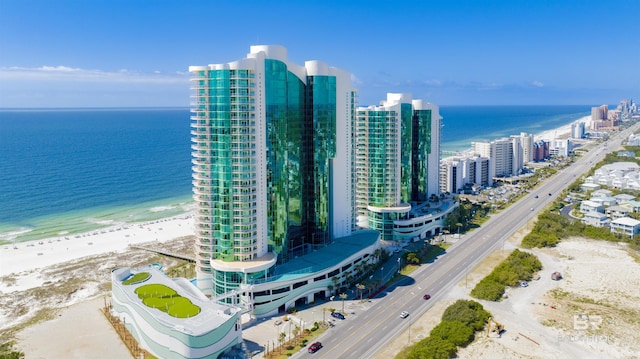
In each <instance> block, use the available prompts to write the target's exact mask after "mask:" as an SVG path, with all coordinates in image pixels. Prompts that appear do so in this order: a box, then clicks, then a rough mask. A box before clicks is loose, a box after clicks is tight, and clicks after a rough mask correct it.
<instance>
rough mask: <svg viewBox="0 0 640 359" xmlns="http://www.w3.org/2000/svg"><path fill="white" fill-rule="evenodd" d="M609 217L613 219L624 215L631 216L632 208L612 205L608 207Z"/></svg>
mask: <svg viewBox="0 0 640 359" xmlns="http://www.w3.org/2000/svg"><path fill="white" fill-rule="evenodd" d="M606 213H607V217H609V218H611V219H618V218H622V217H629V213H631V209H629V207H625V206H610V207H608V208H607V209H606Z"/></svg>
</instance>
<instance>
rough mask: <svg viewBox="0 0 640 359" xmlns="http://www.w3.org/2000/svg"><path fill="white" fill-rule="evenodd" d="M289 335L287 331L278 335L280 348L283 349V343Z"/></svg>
mask: <svg viewBox="0 0 640 359" xmlns="http://www.w3.org/2000/svg"><path fill="white" fill-rule="evenodd" d="M286 337H287V333H285V332H280V335H278V343H280V350H282V343H284V338H286Z"/></svg>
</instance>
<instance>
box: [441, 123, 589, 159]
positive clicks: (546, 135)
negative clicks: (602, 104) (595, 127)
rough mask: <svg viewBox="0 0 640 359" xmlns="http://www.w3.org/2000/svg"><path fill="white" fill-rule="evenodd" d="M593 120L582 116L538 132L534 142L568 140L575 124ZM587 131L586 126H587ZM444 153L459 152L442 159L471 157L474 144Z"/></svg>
mask: <svg viewBox="0 0 640 359" xmlns="http://www.w3.org/2000/svg"><path fill="white" fill-rule="evenodd" d="M590 119H591V115H588V116H582V117H580V118H578V119H576V120H573V121H571V122H569V123H567V124H565V125H562V126H560V127H556V128H552V129H549V130H544V131H542V132H538V133H535V134H533V140H534V141H535V142H537V141H540V140H544V141H551V140H553V139H558V140H559V139H566V138H570V137H571V126H572V125H573V124H576V123H585V124H586V123H588V122H589V120H590ZM585 130H586V125H585ZM513 135H518V134H516V133H514V134H513ZM499 138H504V137H499ZM499 138H493V139H490V140H485V141H493V140H496V139H499ZM444 152H457V154H455V155H450V156H443V157H442V158H441V159H447V158H455V157H460V156H466V155H470V154H473V152H474V149H473V142H472V143H470V144H469V147H467V148H466V149H464V150H461V151H444Z"/></svg>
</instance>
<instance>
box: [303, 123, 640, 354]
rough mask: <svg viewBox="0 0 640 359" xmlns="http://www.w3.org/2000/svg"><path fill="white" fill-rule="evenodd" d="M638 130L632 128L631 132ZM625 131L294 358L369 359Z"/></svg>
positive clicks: (612, 147)
mask: <svg viewBox="0 0 640 359" xmlns="http://www.w3.org/2000/svg"><path fill="white" fill-rule="evenodd" d="M639 126H640V124H636V125H634V128H636V129H637V128H638V127H639ZM631 131H632V130H627V131H623V132H622V133H620V134H618V135H617V136H615V137H613V138H612V139H610V140H609V141H608V142H605V143H600V144H599V145H597V146H596V147H595V148H593V149H592V150H590V151H589V152H587V153H586V154H585V155H584V156H582V157H581V158H579V159H578V160H577V161H576V162H575V163H573V164H572V165H571V166H568V167H567V168H565V169H563V170H562V171H559V172H558V173H557V174H556V175H554V176H553V177H551V178H549V179H548V180H546V181H545V182H544V183H542V184H541V185H540V186H539V187H537V188H536V189H535V190H533V191H532V192H530V193H529V194H527V195H526V196H524V197H523V198H522V199H520V200H519V201H518V202H516V203H513V204H512V205H511V206H509V207H508V208H507V209H506V210H503V211H502V212H500V213H498V214H496V215H492V216H491V218H490V219H489V220H488V221H487V222H485V223H484V224H483V225H482V226H481V227H480V228H478V229H476V230H474V231H472V232H470V233H468V234H466V235H465V238H464V239H462V240H460V241H459V242H458V243H457V244H456V245H454V246H452V247H450V248H449V250H448V251H447V253H446V254H445V255H442V256H440V257H439V258H438V259H437V260H436V261H435V262H433V263H431V264H428V265H425V266H422V267H421V268H419V269H418V270H417V271H415V272H414V273H412V275H411V277H407V278H405V279H404V280H403V281H402V282H400V283H399V284H398V285H397V286H394V287H393V288H390V289H389V290H387V291H386V292H384V293H382V294H381V296H382V297H381V298H379V299H374V301H375V302H374V303H373V304H372V303H364V304H362V305H361V307H360V308H354V314H352V315H349V316H348V317H347V319H346V320H344V321H337V322H336V325H335V326H334V327H333V328H330V329H329V330H328V331H327V332H326V333H324V334H323V335H322V336H321V338H319V340H320V341H322V344H323V348H322V349H320V350H319V351H318V352H316V353H315V354H309V353H307V352H305V351H301V352H298V353H296V355H294V357H297V358H312V357H315V358H331V359H333V358H373V357H374V356H375V355H376V353H377V352H379V351H380V350H381V349H382V348H383V347H384V346H386V345H387V344H388V343H389V342H390V341H391V340H392V339H394V338H395V336H396V335H397V333H401V332H403V331H404V330H405V329H407V328H408V327H410V325H411V323H412V321H413V320H412V318H418V317H420V316H421V315H422V314H424V312H426V311H427V310H428V309H429V308H430V307H431V306H432V305H433V302H434V301H437V300H438V296H439V294H444V293H446V292H447V291H448V290H449V289H451V288H452V287H453V286H454V285H455V284H456V283H458V282H459V281H461V280H462V279H463V278H464V276H465V275H467V274H468V273H469V272H470V271H471V270H472V269H473V268H474V267H475V266H476V265H477V264H478V263H480V262H481V261H482V260H483V259H484V258H485V257H487V256H488V255H489V254H490V253H491V252H493V251H494V250H495V249H497V248H499V247H500V246H503V245H504V242H505V241H506V240H507V239H508V238H509V237H510V236H511V235H512V234H513V233H515V232H516V231H517V230H518V229H520V228H521V227H523V226H524V225H525V224H526V223H527V222H528V221H529V220H530V219H531V218H533V217H534V216H536V215H537V214H538V212H540V211H542V210H543V209H544V207H545V206H547V205H548V204H549V203H551V202H552V201H553V200H554V199H555V197H556V196H558V195H559V193H560V192H561V191H562V190H563V189H564V188H566V187H567V186H568V185H569V184H570V183H571V182H573V181H574V180H575V177H578V176H581V175H582V174H584V173H585V172H587V171H589V170H590V169H591V168H592V167H593V165H595V164H596V163H597V162H598V161H600V160H601V159H602V158H604V156H605V153H606V152H608V151H610V150H617V149H618V147H619V145H620V143H621V142H622V138H627V137H628V134H629V133H632V132H631ZM536 195H538V198H536V197H535V196H536ZM425 293H429V294H431V300H423V299H422V296H423V295H424V294H425ZM402 311H408V312H409V313H410V315H409V317H407V318H405V319H402V318H400V312H402ZM407 339H409V338H407Z"/></svg>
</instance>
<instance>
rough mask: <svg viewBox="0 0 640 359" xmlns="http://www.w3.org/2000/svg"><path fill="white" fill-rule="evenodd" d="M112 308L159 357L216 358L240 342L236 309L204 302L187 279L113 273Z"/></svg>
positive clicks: (153, 271) (148, 271)
mask: <svg viewBox="0 0 640 359" xmlns="http://www.w3.org/2000/svg"><path fill="white" fill-rule="evenodd" d="M136 275H137V277H136ZM111 304H112V309H111V311H112V314H113V315H115V316H117V317H119V318H120V321H122V322H123V323H124V324H125V326H126V327H127V330H128V331H129V332H130V333H131V334H132V335H133V336H134V337H135V338H136V340H137V341H138V343H139V344H140V346H141V347H142V348H144V349H146V350H147V351H149V352H150V353H152V354H153V355H155V356H157V357H158V358H164V359H187V358H189V359H190V358H211V359H215V358H218V357H220V356H221V355H222V354H223V353H225V352H227V351H229V350H230V349H231V348H233V347H234V346H236V345H238V344H240V343H241V342H242V327H241V321H240V310H241V309H240V308H238V307H235V306H230V305H225V304H221V303H217V302H215V301H212V300H209V298H207V297H206V296H205V295H204V294H203V293H202V292H201V291H200V290H199V289H198V288H196V287H195V286H194V285H193V284H192V283H191V282H189V281H188V280H186V279H184V278H175V279H173V278H169V277H167V276H166V275H165V274H164V273H162V272H161V271H160V270H158V269H157V268H155V267H145V268H139V269H131V268H128V267H124V268H117V269H114V270H113V271H112V272H111Z"/></svg>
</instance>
